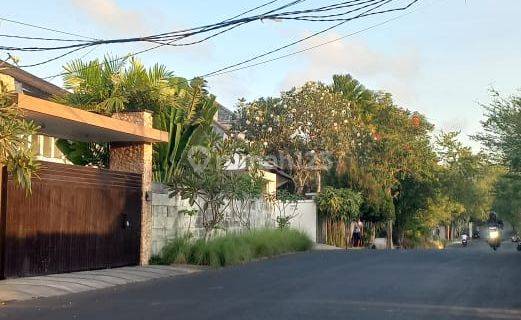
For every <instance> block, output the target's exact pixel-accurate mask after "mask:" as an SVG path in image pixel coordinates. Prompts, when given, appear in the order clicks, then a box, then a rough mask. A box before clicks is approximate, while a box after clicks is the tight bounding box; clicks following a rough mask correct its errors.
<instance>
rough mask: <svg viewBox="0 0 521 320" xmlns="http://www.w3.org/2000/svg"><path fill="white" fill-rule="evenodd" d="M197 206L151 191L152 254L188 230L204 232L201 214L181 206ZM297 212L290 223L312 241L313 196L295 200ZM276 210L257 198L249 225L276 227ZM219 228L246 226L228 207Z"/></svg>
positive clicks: (196, 234) (196, 233) (199, 235)
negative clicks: (192, 214)
mask: <svg viewBox="0 0 521 320" xmlns="http://www.w3.org/2000/svg"><path fill="white" fill-rule="evenodd" d="M191 209H196V207H191V206H190V205H189V203H188V201H187V200H181V199H180V198H179V197H172V198H170V197H169V196H168V194H167V193H153V194H152V240H151V251H152V255H158V254H160V252H161V249H162V248H163V247H164V246H165V245H166V244H167V243H168V241H170V240H172V239H174V238H176V237H180V236H184V235H186V234H187V233H188V232H190V233H191V234H192V235H193V236H194V237H195V238H202V237H203V236H204V228H203V226H202V222H201V217H200V216H198V215H196V216H194V217H192V218H190V217H189V216H188V215H187V214H185V213H183V211H184V210H191ZM297 212H298V215H297V216H296V217H295V218H294V219H293V220H291V227H293V228H295V229H298V230H301V231H303V232H305V233H307V234H308V235H309V236H310V238H311V239H312V240H313V241H316V206H315V202H314V201H312V200H304V201H301V202H299V203H298V204H297ZM275 217H276V216H275V213H274V211H273V208H272V207H271V205H269V204H267V203H266V202H265V201H263V200H261V199H259V200H258V201H256V202H255V204H254V206H253V209H252V219H251V220H252V227H253V228H254V229H255V228H275V227H276V222H275ZM221 227H222V229H219V230H217V231H216V232H215V233H214V236H215V235H219V234H224V233H226V232H238V231H242V230H244V229H245V228H244V227H243V226H241V224H240V221H239V220H238V219H237V218H236V217H234V216H233V214H232V211H231V210H227V212H226V218H225V221H224V222H223V224H222V226H221Z"/></svg>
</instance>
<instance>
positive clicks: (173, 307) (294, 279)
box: [0, 242, 521, 320]
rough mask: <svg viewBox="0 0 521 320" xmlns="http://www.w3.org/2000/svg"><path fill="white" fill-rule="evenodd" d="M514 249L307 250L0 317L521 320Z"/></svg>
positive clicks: (32, 304)
mask: <svg viewBox="0 0 521 320" xmlns="http://www.w3.org/2000/svg"><path fill="white" fill-rule="evenodd" d="M520 265H521V252H517V251H515V249H514V247H513V245H512V244H511V243H508V242H506V243H504V245H503V247H501V248H500V249H499V251H498V252H493V251H492V250H491V249H490V248H488V247H487V246H486V245H485V244H484V243H473V244H472V245H471V246H470V247H467V248H452V249H447V250H443V251H437V250H409V251H401V250H393V251H374V250H365V251H363V250H353V251H313V252H306V253H299V254H294V255H287V256H283V257H279V258H276V259H271V260H264V261H259V262H254V263H250V264H247V265H242V266H236V267H229V268H224V269H220V270H212V271H209V272H202V273H199V274H193V275H187V276H181V277H178V278H171V279H162V280H153V281H150V282H146V283H140V284H134V285H126V286H121V287H117V288H111V289H107V290H99V291H91V292H87V293H81V294H75V295H69V296H62V297H55V298H47V299H39V300H32V301H26V302H20V303H8V304H6V305H4V306H1V307H0V319H10V320H11V319H12V320H15V319H20V320H29V319H41V320H45V319H49V320H61V319H68V320H69V319H85V320H94V319H111V320H120V319H121V320H133V319H147V320H153V319H270V320H271V319H299V320H302V319H400V320H402V319H415V320H416V319H436V320H439V319H521V268H520Z"/></svg>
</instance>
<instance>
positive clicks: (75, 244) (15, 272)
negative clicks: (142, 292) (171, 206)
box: [4, 162, 142, 277]
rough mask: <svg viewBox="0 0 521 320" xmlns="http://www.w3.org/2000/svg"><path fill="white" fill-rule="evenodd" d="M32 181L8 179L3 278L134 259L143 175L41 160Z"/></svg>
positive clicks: (107, 265) (119, 263) (122, 263)
mask: <svg viewBox="0 0 521 320" xmlns="http://www.w3.org/2000/svg"><path fill="white" fill-rule="evenodd" d="M32 183H33V189H32V194H31V195H28V196H26V194H25V191H24V190H21V189H20V188H18V187H17V186H16V185H15V183H14V181H13V180H12V178H11V177H9V179H8V182H7V206H6V207H7V210H6V217H5V243H4V251H5V252H4V259H5V260H4V276H5V277H19V276H32V275H42V274H51V273H60V272H72V271H81V270H90V269H100V268H111V267H119V266H125V265H135V264H138V262H139V245H140V229H141V219H140V216H141V193H142V187H141V186H142V183H141V175H139V174H134V173H124V172H115V171H109V170H104V169H96V168H87V167H79V166H71V165H63V164H55V163H48V162H44V163H42V168H41V169H40V170H39V171H38V173H37V177H35V178H34V179H33V182H32ZM125 221H129V223H130V226H129V227H127V226H126V224H125V223H124V222H125Z"/></svg>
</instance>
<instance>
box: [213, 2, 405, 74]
mask: <svg viewBox="0 0 521 320" xmlns="http://www.w3.org/2000/svg"><path fill="white" fill-rule="evenodd" d="M411 13H412V12H408V13H406V14H402V15H399V16H397V17H394V18H391V19H387V20H385V21H383V22H380V23H377V24H373V25H371V26H369V27H367V28H363V29H360V30H357V31H355V32H351V33H348V34H346V35H343V36H341V37H338V38H335V39H332V40H329V41H325V42H322V43H319V44H317V45H314V46H311V47H307V48H304V49H301V50H297V51H293V52H291V53H288V54H284V55H281V56H278V57H275V58H271V59H267V60H263V61H261V62H257V63H254V64H249V65H246V66H243V67H239V68H235V69H231V70H226V71H223V72H219V73H214V74H212V75H209V76H206V77H207V78H209V77H213V76H220V75H224V74H227V73H231V72H235V71H239V70H243V69H248V68H252V67H256V66H259V65H263V64H266V63H269V62H273V61H277V60H281V59H284V58H288V57H291V56H294V55H297V54H300V53H304V52H306V51H310V50H313V49H316V48H319V47H323V46H325V45H328V44H331V43H334V42H337V41H340V40H343V39H346V38H349V37H352V36H355V35H357V34H360V33H363V32H366V31H369V30H371V29H375V28H377V27H380V26H382V25H385V24H387V23H389V22H392V21H395V20H398V19H400V18H402V17H404V16H407V15H409V14H411Z"/></svg>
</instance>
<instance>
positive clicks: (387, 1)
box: [202, 0, 419, 77]
mask: <svg viewBox="0 0 521 320" xmlns="http://www.w3.org/2000/svg"><path fill="white" fill-rule="evenodd" d="M391 1H393V0H380V2H379V4H378V5H377V6H376V7H373V8H370V9H368V10H366V11H364V12H363V13H361V14H359V15H358V16H355V17H353V18H351V19H350V20H346V21H342V22H339V23H336V24H334V25H332V26H329V27H327V28H325V29H322V30H320V31H317V32H315V33H313V34H311V35H309V36H307V37H304V38H301V39H299V40H296V41H293V42H290V43H288V44H286V45H283V46H281V47H278V48H276V49H273V50H270V51H267V52H264V53H262V54H259V55H256V56H254V57H253V58H249V59H246V60H243V61H241V62H238V63H235V64H232V65H229V66H226V67H223V68H220V69H218V70H216V71H213V72H210V73H207V74H205V75H203V76H202V77H208V76H212V75H213V74H216V73H220V72H222V71H225V70H228V69H232V68H235V67H238V66H240V65H243V64H246V63H249V62H252V61H254V60H257V59H260V58H263V57H265V56H267V55H270V54H272V53H275V52H279V51H281V50H284V49H286V48H289V47H291V46H294V45H296V44H299V43H301V42H304V41H306V40H309V39H311V38H313V37H316V36H318V35H321V34H323V33H326V32H328V31H330V30H332V29H334V28H338V27H340V26H341V25H343V24H345V23H347V22H349V21H351V20H354V19H358V18H361V17H363V16H364V15H365V14H369V13H371V11H373V10H375V9H378V8H380V7H382V6H384V5H386V4H388V3H390V2H391ZM417 1H419V0H413V2H411V3H410V4H409V5H407V6H406V7H403V8H402V9H401V10H406V9H407V8H409V7H410V6H411V5H413V4H414V3H416V2H417ZM382 13H384V12H382Z"/></svg>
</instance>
